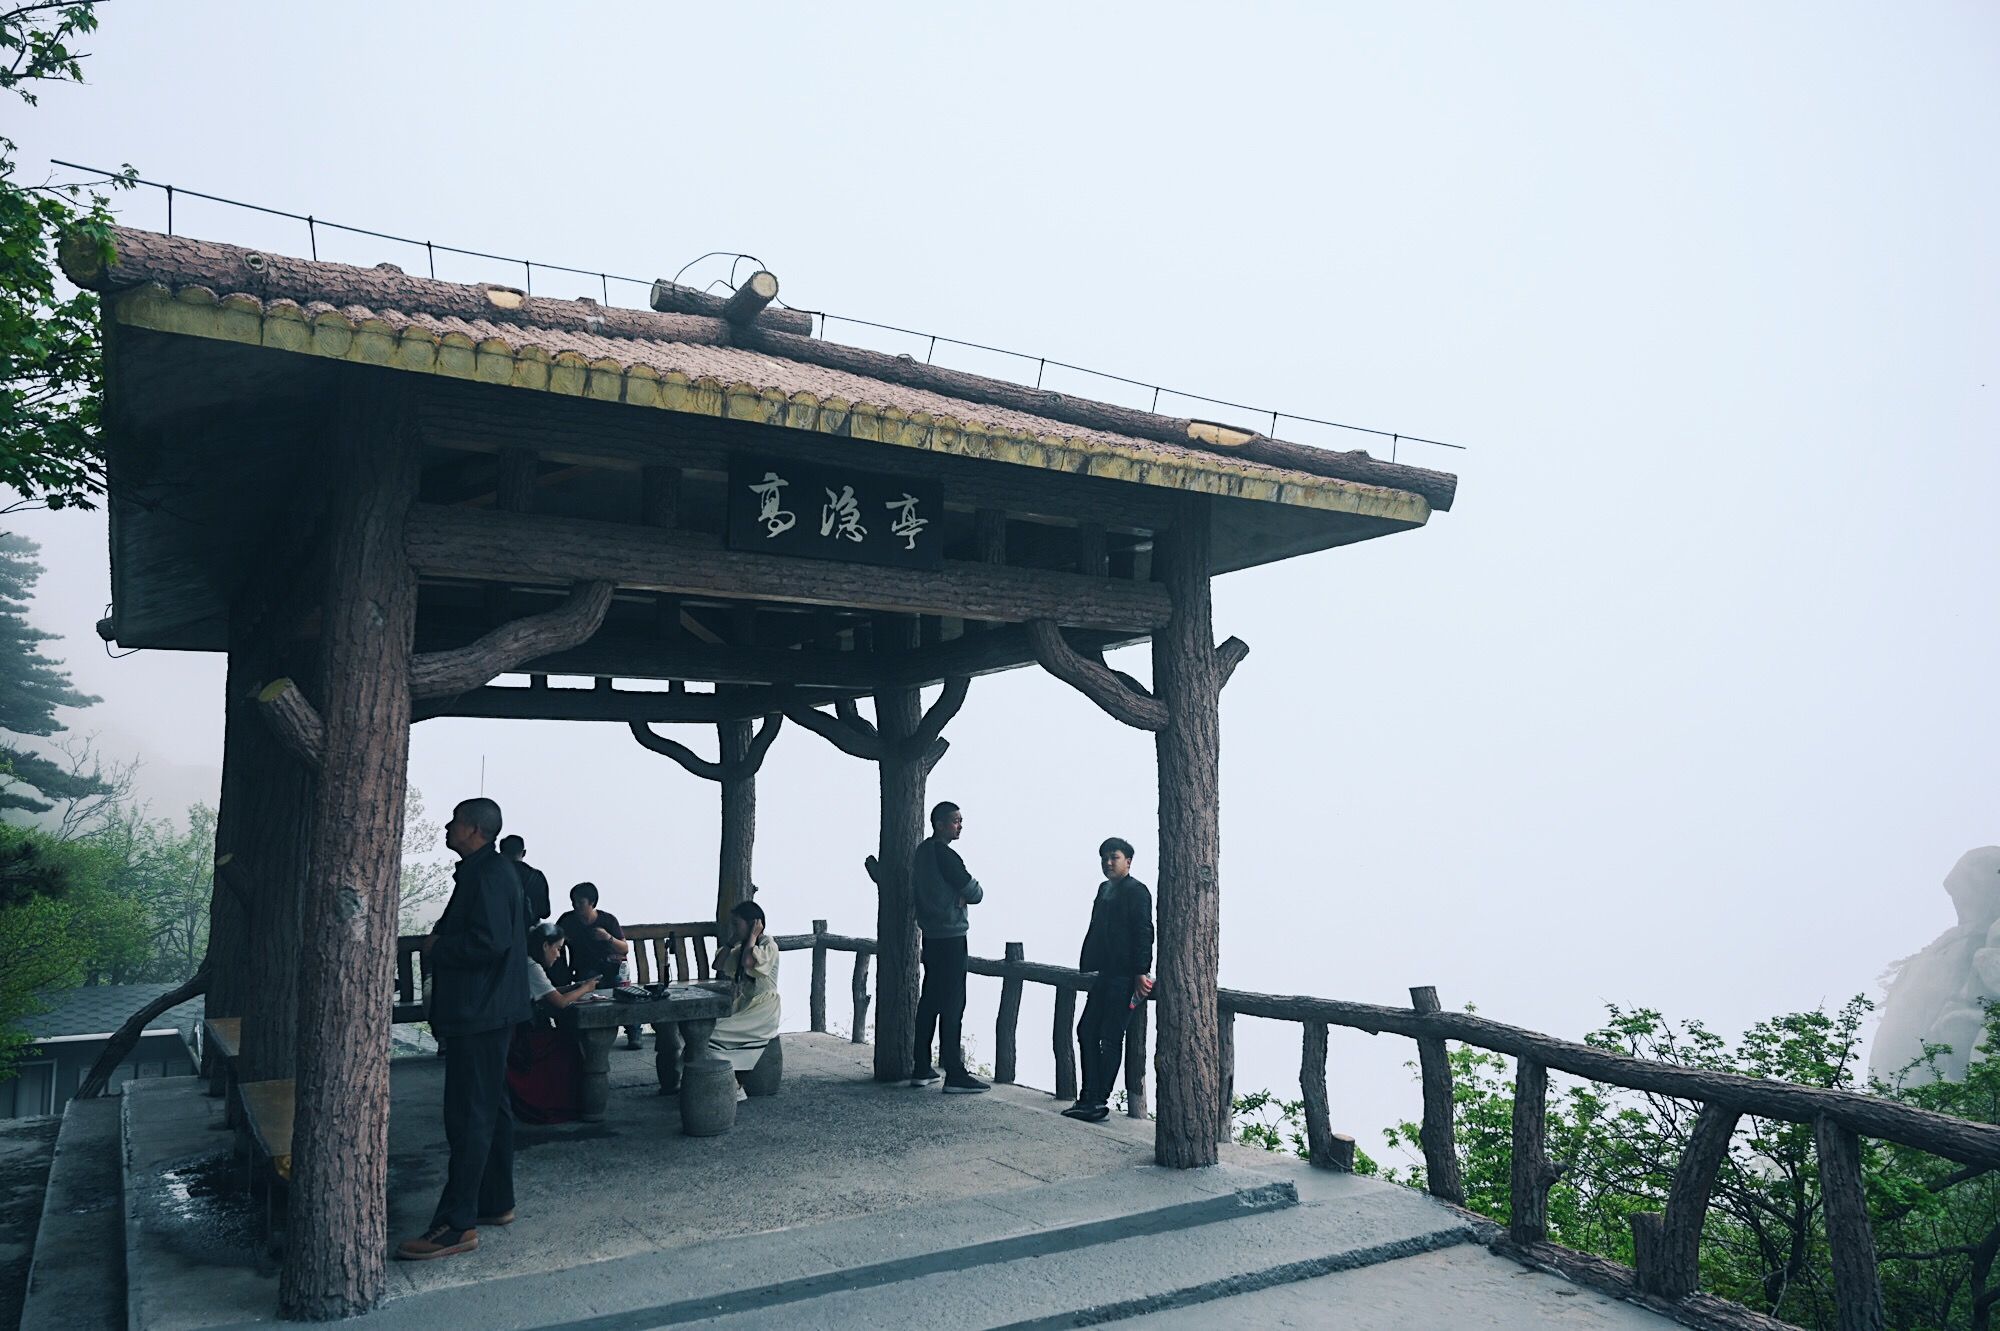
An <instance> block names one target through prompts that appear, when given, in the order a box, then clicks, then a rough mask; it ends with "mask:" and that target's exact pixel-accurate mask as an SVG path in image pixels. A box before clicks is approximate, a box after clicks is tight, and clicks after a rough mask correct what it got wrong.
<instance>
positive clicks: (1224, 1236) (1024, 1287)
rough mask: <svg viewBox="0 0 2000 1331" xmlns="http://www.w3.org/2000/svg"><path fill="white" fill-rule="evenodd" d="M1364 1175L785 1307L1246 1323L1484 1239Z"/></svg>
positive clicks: (830, 1312) (852, 1316)
mask: <svg viewBox="0 0 2000 1331" xmlns="http://www.w3.org/2000/svg"><path fill="white" fill-rule="evenodd" d="M1355 1182H1356V1183H1357V1184H1358V1186H1356V1187H1355V1188H1353V1189H1351V1190H1349V1191H1348V1192H1347V1194H1346V1195H1345V1196H1344V1197H1341V1198H1339V1199H1338V1200H1335V1201H1323V1202H1312V1203H1307V1204H1304V1205H1300V1206H1297V1207H1291V1208H1287V1209H1283V1210H1274V1211H1269V1212H1265V1213H1263V1214H1257V1215H1249V1216H1245V1217H1244V1218H1242V1219H1239V1220H1235V1221H1232V1222H1230V1223H1228V1224H1219V1225H1210V1226H1207V1227H1204V1228H1200V1229H1184V1230H1175V1231H1167V1232H1161V1233H1152V1234H1141V1235H1134V1236H1132V1237H1129V1238H1123V1239H1118V1240H1116V1241H1113V1242H1110V1243H1105V1244H1102V1245H1098V1246H1095V1247H1092V1248H1089V1249H1058V1250H1053V1251H1048V1252H1043V1253H1037V1254H1034V1255H1032V1256H1027V1257H1024V1258H1021V1259H1018V1260H1014V1261H1008V1262H998V1263H993V1264H989V1265H985V1266H981V1267H979V1268H978V1269H976V1270H971V1271H961V1272H957V1273H955V1274H953V1275H952V1276H951V1277H950V1279H948V1280H933V1281H911V1282H906V1283H902V1284H896V1285H888V1286H877V1287H873V1288H867V1289H856V1290H843V1291H838V1292H833V1293H829V1294H826V1295H823V1296H820V1297H818V1298H814V1299H812V1300H810V1301H807V1302H803V1303H799V1304H795V1305H793V1306H791V1307H788V1308H786V1309H785V1310H784V1325H785V1326H786V1327H787V1328H788V1331H789V1329H790V1328H831V1327H857V1326H904V1325H922V1326H924V1327H926V1328H938V1329H939V1331H974V1329H979V1331H988V1329H992V1328H1006V1329H1007V1331H1053V1329H1054V1328H1057V1327H1072V1326H1094V1325H1097V1324H1099V1323H1103V1322H1113V1321H1120V1320H1124V1319H1127V1318H1133V1317H1140V1316H1144V1315H1146V1314H1149V1313H1158V1312H1160V1311H1162V1310H1166V1309H1173V1308H1190V1307H1196V1306H1197V1305H1203V1306H1201V1307H1198V1308H1196V1315H1198V1316H1201V1317H1202V1318H1203V1320H1204V1323H1205V1324H1207V1325H1215V1326H1229V1325H1247V1324H1249V1323H1244V1322H1239V1321H1236V1320H1234V1319H1233V1318H1231V1317H1230V1316H1229V1315H1228V1313H1227V1311H1226V1309H1227V1301H1229V1300H1232V1299H1234V1298H1235V1297H1237V1296H1240V1295H1244V1294H1248V1293H1251V1292H1254V1291H1258V1290H1268V1289H1273V1288H1276V1287H1280V1286H1285V1285H1290V1284H1293V1283H1296V1282H1298V1281H1303V1280H1311V1279H1313V1278H1315V1277H1319V1276H1325V1275H1328V1274H1331V1273H1333V1272H1340V1271H1355V1270H1359V1269H1362V1268H1372V1267H1378V1266H1382V1265H1384V1264H1393V1263H1395V1262H1397V1261H1399V1260H1402V1259H1406V1258H1412V1257H1417V1256H1420V1255H1423V1254H1427V1253H1432V1252H1436V1251H1438V1250H1440V1249H1444V1248H1453V1247H1457V1246H1459V1245H1462V1244H1468V1243H1471V1242H1473V1241H1474V1237H1475V1236H1474V1231H1473V1228H1472V1226H1471V1225H1470V1224H1469V1223H1467V1222H1466V1221H1465V1220H1464V1219H1463V1218H1462V1217H1460V1216H1458V1215H1456V1214H1454V1213H1453V1212H1451V1211H1448V1210H1446V1209H1445V1208H1443V1207H1440V1206H1437V1205H1436V1204H1434V1203H1432V1202H1430V1201H1429V1200H1428V1199H1427V1198H1424V1197H1421V1196H1419V1195H1417V1194H1415V1193H1413V1192H1410V1191H1408V1190H1406V1189H1401V1188H1394V1187H1387V1186H1384V1185H1381V1184H1372V1183H1369V1182H1367V1181H1366V1180H1356V1181H1355ZM1495 1260H1498V1259H1495ZM1336 1312H1337V1310H1329V1317H1328V1320H1327V1321H1326V1322H1324V1323H1323V1324H1324V1325H1338V1324H1339V1319H1338V1316H1337V1315H1333V1314H1335V1313H1336ZM688 1320H689V1321H690V1322H692V1324H694V1325H697V1326H700V1327H702V1328H704V1331H707V1329H708V1328H713V1329H714V1331H748V1329H749V1328H752V1327H754V1326H757V1325H758V1315H757V1314H756V1313H754V1312H736V1311H731V1312H729V1313H727V1314H726V1315H723V1316H720V1317H713V1318H706V1319H688ZM653 1324H654V1323H650V1322H640V1323H636V1325H653ZM660 1324H661V1325H671V1323H660Z"/></svg>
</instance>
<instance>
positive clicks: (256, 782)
mask: <svg viewBox="0 0 2000 1331" xmlns="http://www.w3.org/2000/svg"><path fill="white" fill-rule="evenodd" d="M282 650H283V649H282V648H281V647H280V646H277V645H272V646H267V647H265V648H264V649H263V650H262V651H256V650H254V649H252V659H253V660H254V661H255V664H256V668H257V673H259V674H260V675H261V678H260V679H258V680H257V681H256V682H255V683H253V684H248V685H245V686H244V687H243V688H242V689H238V688H237V682H238V679H237V669H236V659H237V653H235V652H232V653H231V655H230V671H229V674H230V681H229V687H230V699H229V707H230V715H231V719H230V721H229V742H230V744H231V745H232V746H235V748H236V751H235V752H234V753H233V754H232V755H231V758H230V761H236V762H237V763H238V764H239V766H240V768H241V770H242V771H243V773H244V786H243V789H241V790H240V791H238V792H237V794H236V803H237V805H238V809H239V811H240V817H237V818H235V819H232V822H231V826H230V828H229V829H228V835H227V841H226V842H224V840H223V837H222V836H221V835H220V833H218V836H217V842H218V844H219V845H220V846H221V850H222V852H223V853H225V854H227V855H229V856H230V870H231V871H232V872H234V873H235V874H236V875H237V877H238V881H240V882H241V883H242V884H243V885H244V887H245V888H246V890H247V891H248V893H249V895H250V900H251V902H252V910H253V915H252V918H251V922H250V934H249V937H248V939H247V940H246V946H245V948H244V951H243V962H242V970H243V977H244V982H245V983H246V985H247V986H248V990H247V992H246V993H245V995H244V998H243V1003H242V1005H241V1008H240V1011H241V1013H242V1016H243V1041H242V1046H241V1049H240V1051H239V1052H238V1054H237V1069H236V1075H237V1079H238V1080H240V1081H272V1080H276V1079H280V1078H285V1077H290V1076H292V1075H293V1074H294V1073H295V1072H296V1070H297V1067H296V1062H295V1056H296V1053H297V1049H298V1039H299V965H300V944H301V942H302V941H303V937H302V930H303V926H302V922H301V918H300V912H301V911H302V909H303V907H304V902H305V891H306V872H307V866H308V862H309V861H310V859H311V854H312V824H313V803H314V800H315V799H317V797H318V790H317V787H318V782H317V780H316V778H315V775H314V773H313V771H312V769H311V768H309V767H307V766H306V765H305V764H304V763H302V762H300V761H299V760H298V759H297V758H296V757H294V756H293V755H292V754H291V753H290V752H288V751H287V750H286V748H285V746H284V744H283V743H282V742H281V741H280V740H279V739H278V737H277V736H276V735H275V734H273V733H272V731H271V728H270V727H269V726H267V725H265V724H264V723H263V720H262V718H260V717H258V716H257V715H256V714H255V712H256V702H255V700H254V698H253V697H252V696H251V694H252V693H253V692H254V690H255V689H256V688H257V687H258V686H259V685H261V684H262V683H263V682H264V681H265V680H269V679H271V678H273V677H274V676H276V675H279V674H282V673H285V668H286V666H287V665H289V664H291V663H288V662H283V661H281V660H280V659H279V656H280V653H281V651H282ZM238 718H240V721H239V719H238Z"/></svg>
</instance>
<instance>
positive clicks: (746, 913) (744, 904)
mask: <svg viewBox="0 0 2000 1331" xmlns="http://www.w3.org/2000/svg"><path fill="white" fill-rule="evenodd" d="M729 913H730V914H731V915H734V916H735V917H736V918H737V919H739V920H742V921H744V922H745V923H746V924H768V923H769V921H768V920H766V919H765V918H764V908H763V907H762V906H760V905H758V904H757V903H756V902H754V901H739V902H737V903H736V904H735V905H733V906H731V907H730V908H729Z"/></svg>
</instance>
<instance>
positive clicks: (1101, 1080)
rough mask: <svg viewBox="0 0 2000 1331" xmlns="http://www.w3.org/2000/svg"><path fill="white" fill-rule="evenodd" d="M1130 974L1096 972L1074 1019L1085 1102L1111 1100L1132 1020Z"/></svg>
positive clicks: (1105, 1101)
mask: <svg viewBox="0 0 2000 1331" xmlns="http://www.w3.org/2000/svg"><path fill="white" fill-rule="evenodd" d="M1132 986H1133V979H1132V977H1131V976H1129V975H1106V976H1099V977H1098V979H1097V982H1096V983H1095V984H1093V985H1091V986H1090V996H1089V997H1088V998H1086V999H1084V1001H1083V1016H1082V1017H1081V1018H1080V1019H1079V1020H1078V1021H1077V1023H1076V1046H1077V1051H1078V1053H1079V1054H1080V1055H1081V1056H1082V1058H1083V1094H1082V1095H1081V1096H1080V1097H1078V1098H1079V1099H1080V1100H1081V1101H1082V1102H1083V1103H1084V1104H1087V1105H1102V1104H1109V1103H1110V1102H1111V1085H1112V1083H1113V1082H1115V1081H1117V1080H1118V1072H1119V1069H1120V1068H1121V1067H1122V1066H1123V1065H1124V1062H1125V1031H1126V1029H1127V1028H1128V1027H1129V1026H1130V1025H1131V1024H1132Z"/></svg>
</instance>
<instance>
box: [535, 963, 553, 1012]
mask: <svg viewBox="0 0 2000 1331" xmlns="http://www.w3.org/2000/svg"><path fill="white" fill-rule="evenodd" d="M555 991H556V987H555V985H553V984H551V983H550V982H549V973H548V972H547V971H545V970H543V969H542V968H541V967H540V966H537V965H536V964H535V963H534V962H532V961H531V962H529V963H528V1001H529V1002H530V1003H539V1002H541V1001H542V1000H543V999H544V998H547V997H548V996H549V995H550V994H552V993H554V992H555Z"/></svg>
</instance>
